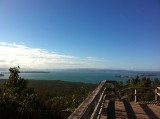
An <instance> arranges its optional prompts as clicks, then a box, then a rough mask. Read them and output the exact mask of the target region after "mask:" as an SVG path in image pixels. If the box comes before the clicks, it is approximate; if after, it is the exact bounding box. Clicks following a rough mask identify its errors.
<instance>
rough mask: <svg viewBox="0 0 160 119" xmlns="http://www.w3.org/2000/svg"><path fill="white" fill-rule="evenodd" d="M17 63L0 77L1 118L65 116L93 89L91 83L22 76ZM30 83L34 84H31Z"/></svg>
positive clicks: (37, 118)
mask: <svg viewBox="0 0 160 119" xmlns="http://www.w3.org/2000/svg"><path fill="white" fill-rule="evenodd" d="M19 69H20V68H19V67H14V68H10V69H9V71H10V76H9V79H8V80H0V86H1V88H0V118H1V119H66V118H67V117H68V116H69V115H70V114H71V113H72V112H73V111H74V109H75V108H77V106H78V105H79V104H80V103H81V102H82V101H83V100H84V99H85V98H86V97H87V96H88V94H89V93H90V92H91V91H92V90H93V89H95V87H96V86H97V85H95V84H84V83H73V82H64V81H45V80H37V81H36V80H28V81H27V80H24V79H23V78H21V77H19V75H18V73H19V72H20V71H19ZM33 87H34V88H33Z"/></svg>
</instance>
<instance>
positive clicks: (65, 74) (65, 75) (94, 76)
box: [0, 70, 136, 83]
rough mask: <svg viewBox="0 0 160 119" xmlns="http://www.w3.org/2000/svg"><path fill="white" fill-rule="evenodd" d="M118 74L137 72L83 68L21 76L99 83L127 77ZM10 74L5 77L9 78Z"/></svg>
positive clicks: (132, 74) (23, 75) (22, 75)
mask: <svg viewBox="0 0 160 119" xmlns="http://www.w3.org/2000/svg"><path fill="white" fill-rule="evenodd" d="M118 75H127V76H136V74H135V73H131V72H125V71H101V70H100V71H99V70H95V71H87V70H86V71H83V70H82V71H81V70H76V71H72V70H58V71H50V73H20V76H21V77H22V78H25V79H35V80H38V79H42V80H63V81H72V82H85V83H99V82H100V81H102V80H122V81H123V82H125V81H126V80H127V78H118V77H116V76H118ZM8 76H9V74H5V76H4V77H0V78H3V79H4V78H5V79H8Z"/></svg>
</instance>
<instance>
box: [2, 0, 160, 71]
mask: <svg viewBox="0 0 160 119" xmlns="http://www.w3.org/2000/svg"><path fill="white" fill-rule="evenodd" d="M13 66H20V67H21V68H36V69H55V68H56V69H57V68H99V69H123V70H151V71H160V1H159V0H0V68H1V67H13Z"/></svg>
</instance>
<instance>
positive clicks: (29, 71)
mask: <svg viewBox="0 0 160 119" xmlns="http://www.w3.org/2000/svg"><path fill="white" fill-rule="evenodd" d="M20 73H50V72H46V71H21V72H20Z"/></svg>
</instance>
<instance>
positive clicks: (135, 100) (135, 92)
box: [134, 89, 137, 102]
mask: <svg viewBox="0 0 160 119" xmlns="http://www.w3.org/2000/svg"><path fill="white" fill-rule="evenodd" d="M134 94H135V96H134V102H137V96H136V94H137V90H136V89H134Z"/></svg>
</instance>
